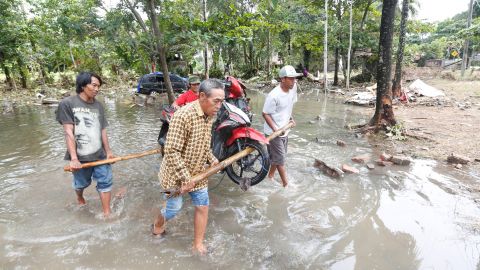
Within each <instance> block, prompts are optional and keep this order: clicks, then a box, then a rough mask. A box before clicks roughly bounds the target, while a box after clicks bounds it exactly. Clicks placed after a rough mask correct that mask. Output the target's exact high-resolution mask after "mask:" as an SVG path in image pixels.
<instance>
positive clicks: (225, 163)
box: [161, 122, 293, 197]
mask: <svg viewBox="0 0 480 270" xmlns="http://www.w3.org/2000/svg"><path fill="white" fill-rule="evenodd" d="M292 126H293V122H289V123H288V124H287V125H285V126H284V127H282V128H280V129H277V131H275V132H273V133H272V134H270V136H268V137H267V140H268V141H271V140H272V139H274V138H276V137H278V136H280V135H282V134H283V133H285V132H286V131H287V130H288V129H289V128H291V127H292ZM254 150H255V149H254V148H253V147H249V146H248V147H246V148H245V149H243V150H242V151H240V152H238V153H236V154H235V155H233V156H230V157H228V158H226V159H224V160H222V161H221V162H219V163H218V164H216V165H214V166H212V167H210V168H208V169H207V170H205V171H203V172H202V173H200V174H197V175H195V176H193V177H192V179H191V180H190V182H192V181H193V182H194V183H197V182H199V181H201V180H202V179H205V178H207V177H209V176H211V175H214V174H216V173H217V172H219V171H221V170H223V169H225V168H226V167H227V166H229V165H230V164H232V163H233V162H235V161H237V160H239V159H241V158H243V157H245V156H247V155H249V154H250V153H252V152H253V151H254ZM161 192H162V193H166V194H169V196H172V197H175V196H178V195H180V188H173V189H166V190H162V191H161Z"/></svg>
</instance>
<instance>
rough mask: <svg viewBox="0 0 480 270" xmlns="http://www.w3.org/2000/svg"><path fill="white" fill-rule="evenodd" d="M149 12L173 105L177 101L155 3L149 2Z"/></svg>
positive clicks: (149, 0) (164, 79)
mask: <svg viewBox="0 0 480 270" xmlns="http://www.w3.org/2000/svg"><path fill="white" fill-rule="evenodd" d="M147 10H148V12H149V13H150V18H151V19H152V28H153V34H154V37H155V45H156V48H157V52H158V56H159V58H160V66H161V68H162V72H163V81H164V83H165V88H166V89H167V95H168V102H169V103H170V104H172V103H173V102H174V101H175V96H174V95H173V88H172V82H171V81H170V75H169V74H170V73H169V72H168V66H167V57H166V53H165V51H166V50H165V46H164V45H163V34H162V32H161V31H160V28H159V26H158V17H157V13H156V12H155V1H154V0H148V9H147Z"/></svg>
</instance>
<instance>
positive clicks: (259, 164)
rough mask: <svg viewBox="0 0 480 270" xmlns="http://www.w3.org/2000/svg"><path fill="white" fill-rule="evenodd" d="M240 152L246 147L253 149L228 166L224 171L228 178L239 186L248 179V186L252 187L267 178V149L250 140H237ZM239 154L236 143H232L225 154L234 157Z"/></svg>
mask: <svg viewBox="0 0 480 270" xmlns="http://www.w3.org/2000/svg"><path fill="white" fill-rule="evenodd" d="M239 140H240V141H239V143H240V147H241V150H243V149H245V148H246V147H252V148H253V149H255V150H254V151H253V152H252V153H250V154H249V155H247V156H245V157H243V158H241V159H239V160H237V161H235V162H234V163H232V164H231V165H229V166H228V167H227V168H226V169H225V171H226V172H227V175H228V177H230V179H231V180H232V181H233V182H234V183H236V184H237V185H240V183H241V182H242V181H245V179H248V182H249V183H250V186H254V185H256V184H258V183H260V182H262V180H263V179H265V176H267V173H268V170H269V169H270V158H269V156H268V153H267V149H266V147H265V146H264V145H262V144H261V143H259V142H258V141H254V140H251V139H239ZM238 152H239V149H238V145H237V142H234V143H233V144H232V145H231V146H230V147H229V148H228V149H227V153H228V154H229V156H231V155H234V154H236V153H238Z"/></svg>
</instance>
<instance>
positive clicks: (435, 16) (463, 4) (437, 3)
mask: <svg viewBox="0 0 480 270" xmlns="http://www.w3.org/2000/svg"><path fill="white" fill-rule="evenodd" d="M477 1H479V0H477ZM399 2H400V4H401V1H400V0H399ZM418 2H419V3H420V8H419V10H418V14H417V19H425V20H426V21H428V22H435V21H442V20H445V19H448V18H451V17H453V16H455V15H457V14H458V13H461V12H464V11H467V10H468V5H469V4H470V0H418Z"/></svg>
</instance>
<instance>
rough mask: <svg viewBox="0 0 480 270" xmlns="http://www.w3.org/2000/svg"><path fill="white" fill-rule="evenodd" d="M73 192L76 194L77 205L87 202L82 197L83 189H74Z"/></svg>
mask: <svg viewBox="0 0 480 270" xmlns="http://www.w3.org/2000/svg"><path fill="white" fill-rule="evenodd" d="M75 194H77V202H78V205H85V204H87V202H86V201H85V198H84V197H83V189H80V190H75Z"/></svg>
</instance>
